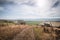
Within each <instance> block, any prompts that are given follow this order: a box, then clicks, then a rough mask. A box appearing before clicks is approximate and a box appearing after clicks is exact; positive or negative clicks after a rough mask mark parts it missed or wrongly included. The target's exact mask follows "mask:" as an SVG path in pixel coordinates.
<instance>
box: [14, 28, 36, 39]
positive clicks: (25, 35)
mask: <svg viewBox="0 0 60 40" xmlns="http://www.w3.org/2000/svg"><path fill="white" fill-rule="evenodd" d="M13 40H35V37H34V33H33V28H32V27H27V28H26V29H24V30H22V31H21V32H20V33H19V34H17V36H16V37H14V39H13Z"/></svg>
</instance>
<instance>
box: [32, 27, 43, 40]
mask: <svg viewBox="0 0 60 40" xmlns="http://www.w3.org/2000/svg"><path fill="white" fill-rule="evenodd" d="M33 30H34V34H35V39H36V40H41V39H42V35H43V29H42V28H36V27H35V28H33Z"/></svg>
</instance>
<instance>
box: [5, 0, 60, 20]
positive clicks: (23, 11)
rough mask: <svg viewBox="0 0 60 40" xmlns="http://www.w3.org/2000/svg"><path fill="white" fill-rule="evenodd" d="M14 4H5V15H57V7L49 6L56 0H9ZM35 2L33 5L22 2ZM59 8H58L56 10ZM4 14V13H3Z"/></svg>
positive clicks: (21, 17) (17, 17)
mask: <svg viewBox="0 0 60 40" xmlns="http://www.w3.org/2000/svg"><path fill="white" fill-rule="evenodd" d="M9 1H13V2H14V3H16V5H12V6H11V5H10V6H7V7H6V8H7V10H8V11H7V12H6V13H7V16H4V18H7V19H8V18H10V19H19V18H20V19H35V18H48V17H56V16H58V15H59V13H60V12H59V10H60V9H59V8H51V7H52V6H53V4H54V3H55V2H56V1H57V0H9ZM29 1H31V3H35V4H34V5H35V6H29V5H26V4H23V3H28V2H29ZM58 9H59V10H58ZM5 15H6V14H5Z"/></svg>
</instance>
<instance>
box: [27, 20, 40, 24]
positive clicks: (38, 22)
mask: <svg viewBox="0 0 60 40" xmlns="http://www.w3.org/2000/svg"><path fill="white" fill-rule="evenodd" d="M26 23H27V24H28V25H37V24H40V23H41V22H40V21H26Z"/></svg>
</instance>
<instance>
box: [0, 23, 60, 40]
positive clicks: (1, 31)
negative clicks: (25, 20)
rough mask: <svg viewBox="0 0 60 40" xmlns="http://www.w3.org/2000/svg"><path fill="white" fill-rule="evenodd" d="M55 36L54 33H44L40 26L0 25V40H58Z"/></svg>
mask: <svg viewBox="0 0 60 40" xmlns="http://www.w3.org/2000/svg"><path fill="white" fill-rule="evenodd" d="M55 29H56V28H54V30H55ZM49 31H50V28H49ZM56 36H57V35H56V33H55V32H54V31H53V33H51V32H50V33H49V32H44V27H42V26H40V25H16V24H11V23H10V24H9V23H8V24H1V25H0V40H58V39H56ZM59 38H60V37H59ZM59 40H60V39H59Z"/></svg>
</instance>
